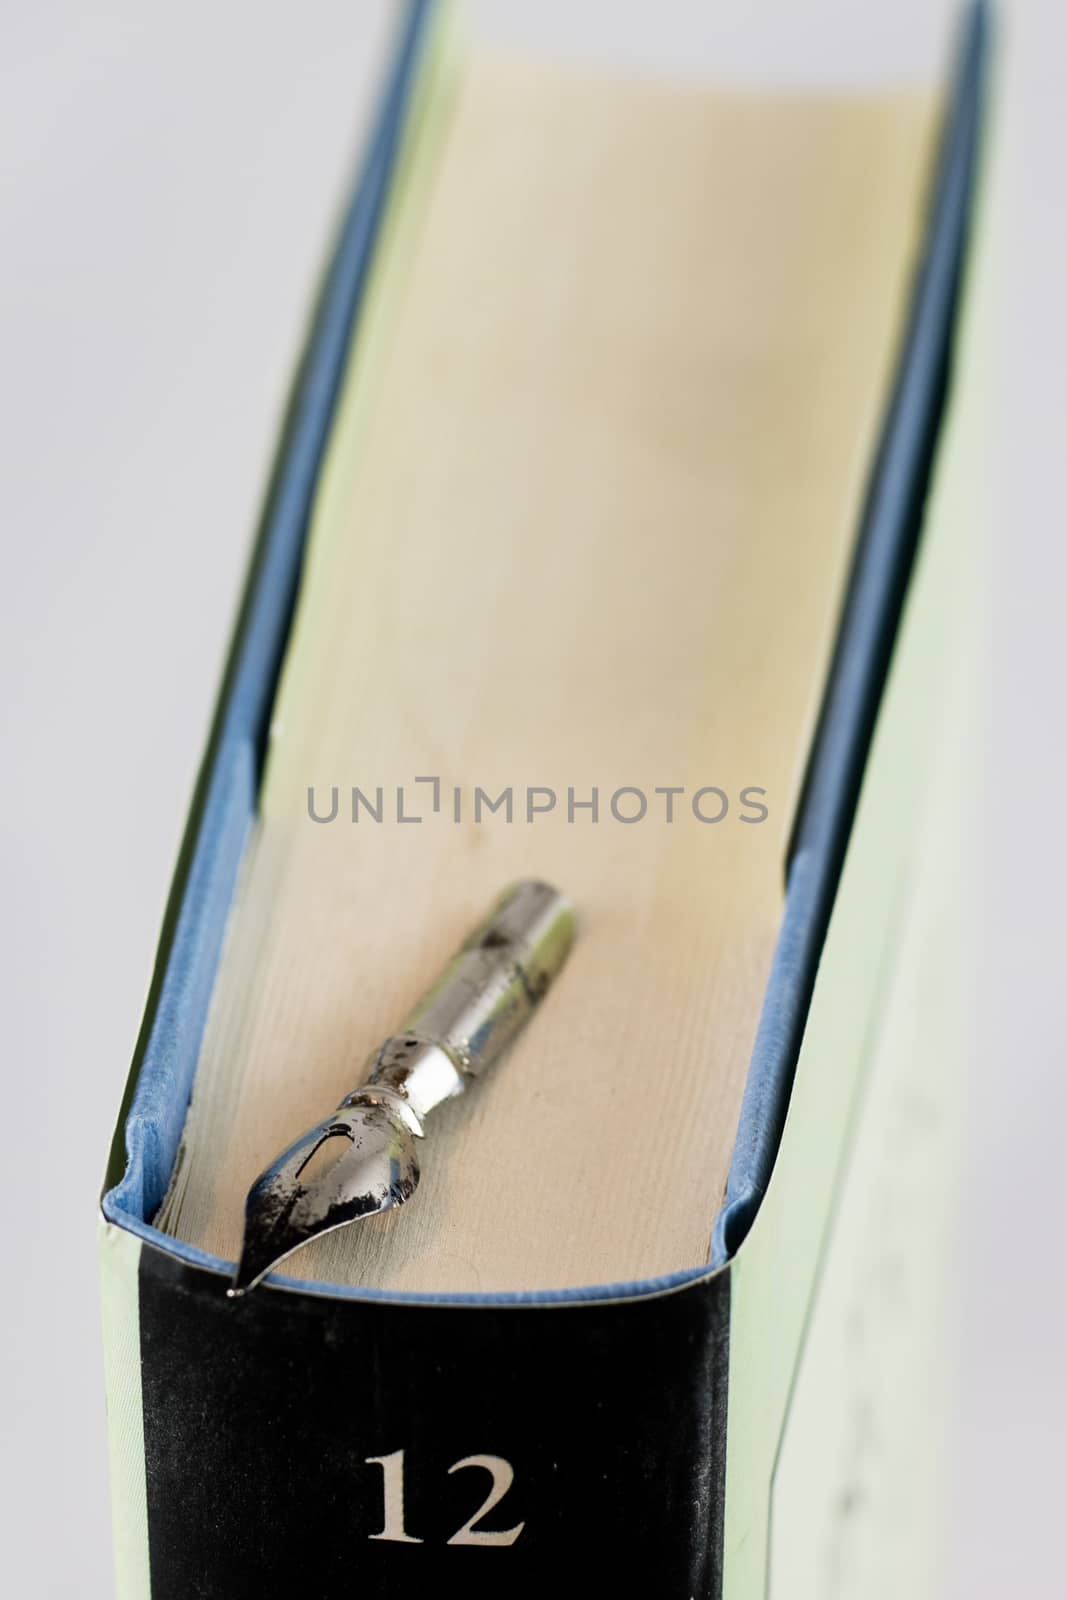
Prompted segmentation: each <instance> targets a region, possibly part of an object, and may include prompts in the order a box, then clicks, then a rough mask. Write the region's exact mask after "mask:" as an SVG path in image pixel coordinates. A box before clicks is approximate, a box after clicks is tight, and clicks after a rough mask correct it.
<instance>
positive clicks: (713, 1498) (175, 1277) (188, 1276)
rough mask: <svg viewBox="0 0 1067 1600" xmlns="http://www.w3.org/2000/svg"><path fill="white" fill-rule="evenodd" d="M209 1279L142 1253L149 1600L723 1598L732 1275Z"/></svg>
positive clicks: (139, 1341)
mask: <svg viewBox="0 0 1067 1600" xmlns="http://www.w3.org/2000/svg"><path fill="white" fill-rule="evenodd" d="M225 1289H226V1280H225V1279H224V1278H223V1277H221V1276H220V1275H219V1274H216V1273H213V1272H209V1271H205V1270H202V1269H199V1268H197V1267H192V1266H187V1265H185V1264H184V1263H182V1262H180V1261H178V1260H176V1259H175V1258H173V1257H171V1256H170V1255H168V1254H167V1253H166V1252H164V1251H162V1250H158V1249H156V1248H154V1247H152V1246H151V1245H144V1246H142V1248H141V1254H140V1265H139V1270H138V1288H137V1301H136V1313H135V1314H136V1318H137V1324H138V1325H137V1329H136V1339H135V1340H134V1339H130V1340H129V1341H127V1342H128V1343H130V1344H131V1345H133V1344H136V1345H137V1346H139V1368H140V1389H141V1401H142V1417H143V1439H144V1461H145V1493H146V1524H147V1545H148V1560H147V1567H148V1582H149V1590H148V1592H149V1593H150V1595H151V1600H189V1597H190V1596H204V1597H212V1600H215V1597H217V1600H234V1597H236V1596H239V1595H274V1594H280V1593H284V1592H288V1591H289V1590H290V1589H292V1590H293V1591H294V1592H300V1593H303V1594H308V1595H314V1596H316V1600H330V1597H332V1596H341V1595H350V1594H359V1595H360V1596H361V1597H364V1600H392V1597H397V1600H399V1597H401V1596H403V1597H405V1600H410V1597H411V1596H412V1595H413V1594H414V1593H416V1592H417V1590H418V1587H419V1586H421V1585H423V1584H437V1583H442V1584H446V1585H449V1586H450V1587H451V1586H453V1585H454V1586H455V1588H456V1589H457V1590H458V1591H459V1592H462V1593H463V1594H464V1596H465V1597H466V1600H481V1597H483V1596H484V1597H486V1600H488V1597H489V1596H494V1597H496V1596H499V1595H500V1594H501V1593H504V1594H507V1595H509V1596H511V1597H514V1600H524V1597H526V1596H529V1597H531V1600H532V1597H533V1596H537V1597H539V1600H543V1597H544V1596H545V1595H547V1594H549V1593H551V1592H552V1590H553V1588H555V1589H559V1587H560V1585H561V1584H562V1586H563V1590H562V1592H563V1593H565V1594H567V1595H572V1594H578V1593H582V1592H586V1590H587V1589H588V1590H590V1591H591V1592H597V1593H608V1594H612V1593H614V1594H631V1593H638V1594H640V1593H645V1594H650V1595H651V1594H654V1595H656V1596H657V1597H663V1600H672V1597H679V1600H686V1597H694V1600H696V1597H699V1600H712V1597H717V1596H718V1595H719V1594H720V1591H721V1577H720V1574H721V1549H722V1504H723V1487H724V1483H723V1473H724V1447H725V1421H726V1370H727V1361H728V1324H729V1273H728V1272H725V1271H724V1272H719V1273H715V1274H709V1275H707V1276H704V1277H700V1278H697V1279H695V1280H691V1281H689V1282H688V1283H686V1284H684V1285H682V1286H680V1287H677V1288H673V1289H667V1290H666V1291H664V1292H659V1293H650V1294H648V1295H638V1296H633V1297H626V1298H620V1299H617V1300H612V1299H607V1298H604V1299H596V1300H584V1299H578V1298H572V1299H569V1300H563V1301H561V1300H560V1299H558V1298H556V1299H554V1300H553V1301H552V1302H538V1301H537V1300H534V1299H531V1300H529V1301H527V1302H525V1303H519V1304H517V1303H514V1302H513V1301H512V1302H500V1303H493V1302H492V1301H487V1300H482V1301H480V1302H479V1303H477V1304H465V1305H464V1304H456V1303H454V1302H453V1303H450V1304H442V1303H434V1302H432V1301H426V1302H422V1303H419V1304H411V1303H404V1302H398V1301H396V1300H389V1299H385V1298H381V1297H378V1298H355V1297H340V1296H337V1297H335V1296H326V1295H314V1294H305V1293H301V1292H296V1291H291V1290H287V1289H281V1288H272V1287H269V1286H268V1287H264V1288H262V1289H260V1290H257V1291H256V1293H255V1294H253V1295H250V1296H249V1297H248V1298H247V1300H246V1301H243V1302H241V1301H231V1300H228V1299H227V1297H226V1293H225ZM448 1592H450V1590H449V1591H448Z"/></svg>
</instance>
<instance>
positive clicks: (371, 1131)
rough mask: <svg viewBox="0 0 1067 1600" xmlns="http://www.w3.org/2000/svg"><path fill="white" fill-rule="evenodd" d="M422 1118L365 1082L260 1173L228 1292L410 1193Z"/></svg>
mask: <svg viewBox="0 0 1067 1600" xmlns="http://www.w3.org/2000/svg"><path fill="white" fill-rule="evenodd" d="M421 1136H422V1126H421V1124H420V1122H419V1119H418V1117H417V1116H416V1115H415V1112H414V1111H413V1110H412V1108H411V1107H410V1106H409V1105H408V1104H407V1103H406V1102H405V1101H404V1100H403V1099H402V1098H401V1097H400V1096H399V1095H397V1094H395V1093H393V1092H392V1091H390V1090H389V1089H378V1088H369V1087H368V1088H366V1089H363V1090H360V1091H359V1092H358V1093H357V1094H356V1095H353V1096H350V1097H349V1100H348V1101H346V1103H345V1104H344V1105H343V1106H341V1107H340V1108H339V1109H338V1110H337V1111H335V1112H334V1113H333V1115H332V1116H330V1117H327V1118H325V1119H324V1121H322V1122H320V1123H318V1124H317V1125H316V1126H315V1127H314V1128H309V1129H308V1131H307V1133H305V1134H303V1135H302V1136H301V1137H300V1138H299V1139H297V1140H296V1142H295V1144H291V1145H290V1146H289V1148H288V1150H286V1151H284V1153H283V1154H282V1155H280V1156H279V1157H278V1159H277V1161H275V1162H274V1163H273V1164H272V1165H271V1166H269V1167H268V1168H267V1170H266V1171H265V1172H263V1173H261V1174H260V1176H259V1177H258V1178H257V1179H256V1181H255V1183H254V1184H253V1185H252V1187H251V1189H250V1190H249V1192H248V1199H247V1201H246V1202H245V1231H244V1245H243V1248H242V1251H241V1259H240V1261H239V1262H238V1265H237V1271H236V1273H235V1274H234V1279H233V1283H232V1284H231V1286H230V1288H229V1290H228V1293H229V1295H230V1296H231V1297H232V1298H236V1297H237V1296H239V1295H242V1294H244V1293H245V1292H246V1291H247V1290H249V1289H252V1288H254V1287H255V1285H256V1284H257V1283H259V1281H260V1279H261V1278H263V1277H264V1276H265V1275H266V1274H267V1273H268V1272H270V1271H271V1270H272V1268H274V1267H276V1266H277V1265H278V1263H279V1262H280V1261H282V1260H283V1259H284V1258H285V1257H286V1256H288V1255H290V1254H291V1252H292V1251H294V1250H298V1249H299V1248H300V1246H301V1245H303V1244H307V1243H308V1242H309V1241H310V1240H311V1239H316V1238H318V1237H319V1235H320V1234H323V1233H329V1232H331V1231H332V1230H333V1229H334V1228H340V1227H343V1226H344V1225H345V1223H348V1222H355V1221H357V1220H358V1219H359V1218H360V1217H369V1216H374V1215H375V1214H376V1213H377V1212H379V1211H388V1210H389V1209H390V1208H391V1207H393V1206H398V1205H402V1204H403V1203H404V1201H405V1200H408V1199H410V1197H411V1195H412V1194H413V1193H414V1190H415V1186H416V1184H417V1183H418V1181H419V1163H418V1158H417V1156H416V1153H415V1140H416V1139H417V1138H421Z"/></svg>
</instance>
